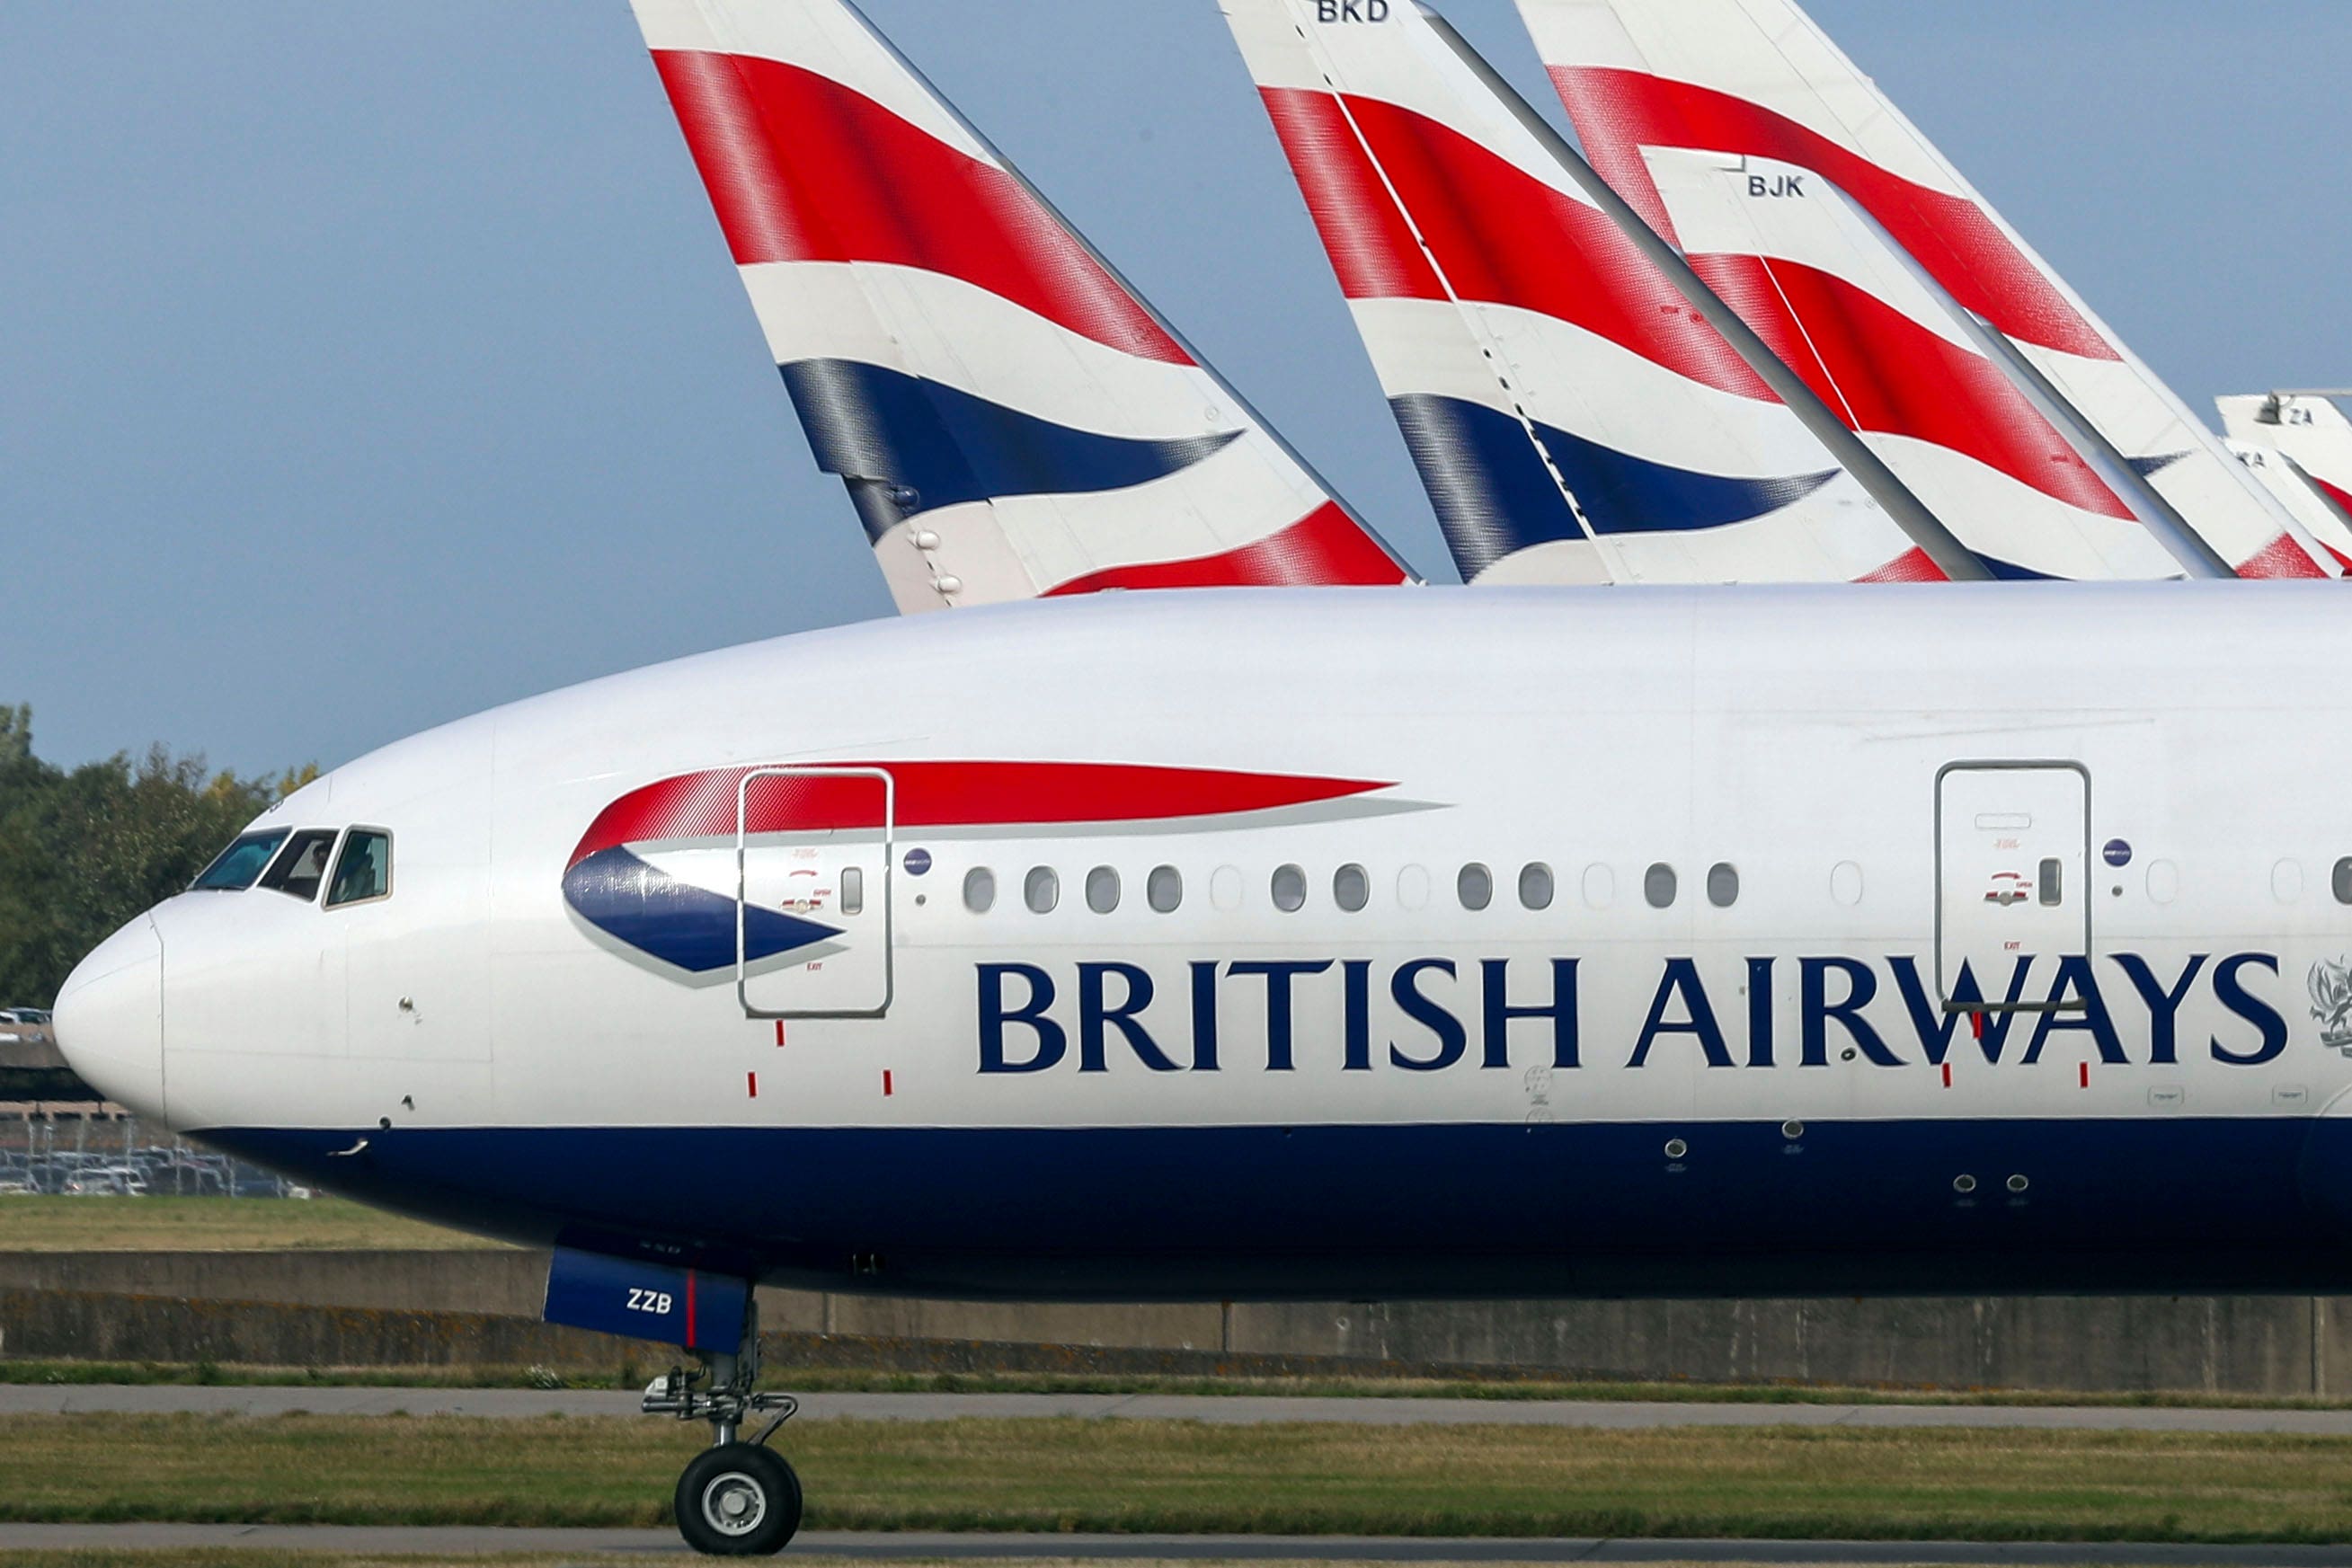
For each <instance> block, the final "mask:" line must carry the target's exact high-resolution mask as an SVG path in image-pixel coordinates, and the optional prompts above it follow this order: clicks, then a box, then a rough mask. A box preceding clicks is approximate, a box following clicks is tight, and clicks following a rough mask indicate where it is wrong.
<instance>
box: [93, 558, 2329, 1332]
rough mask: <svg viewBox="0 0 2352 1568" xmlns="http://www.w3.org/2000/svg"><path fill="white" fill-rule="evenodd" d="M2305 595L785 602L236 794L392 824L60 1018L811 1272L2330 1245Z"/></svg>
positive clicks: (1005, 1290) (2002, 1254)
mask: <svg viewBox="0 0 2352 1568" xmlns="http://www.w3.org/2000/svg"><path fill="white" fill-rule="evenodd" d="M2340 600H2341V595H2340V594H2339V593H2337V592H2336V591H2333V590H2332V589H2330V588H2329V587H2327V586H2325V585H2318V586H2314V587H2309V588H2305V587H2294V586H2283V585H2259V586H2239V585H2230V584H2221V585H2211V586H2205V585H2190V586H2183V585H2161V586H2157V587H2153V588H2084V587H2066V586H2054V585H2053V586H2048V587H2040V586H2034V587H2027V586H2016V587H2011V588H2005V589H2003V590H2002V591H1998V592H1988V591H1970V590H1960V589H1944V588H1923V589H1888V590H1883V591H1852V590H1842V589H1829V590H1803V589H1798V590H1738V591H1680V590H1659V591H1633V590H1615V591H1608V590H1603V591H1479V592H1476V593H1475V594H1473V593H1467V592H1453V591H1410V590H1400V591H1308V592H1282V591H1250V592H1242V593H1230V594H1228V593H1184V594H1168V595H1124V596H1119V595H1114V596H1110V597H1108V598H1107V599H1105V600H1103V601H1097V602H1091V603H1089V602H1076V601H1073V602H1061V603H1053V604H1046V605H1041V606H1035V607H1026V608H1015V609H1007V610H1001V611H989V612H971V613H969V614H957V615H952V616H944V617H937V618H932V619H930V620H928V621H925V622H904V623H889V624H884V625H871V626H859V627H852V628H848V629H845V630H842V631H836V632H817V633H811V634H807V635H803V636H797V637H791V638H786V639H783V640H781V641H778V642H775V643H766V644H762V645H759V646H755V647H749V648H743V649H738V650H734V651H731V652H728V653H717V654H712V655H709V656H707V657H702V658H698V659H691V660H688V661H685V662H683V663H680V664H672V665H667V666H664V667H661V668H657V669H653V670H647V671H642V672H638V673H635V674H628V675H624V676H619V677H615V678H614V679H610V680H605V681H601V682H597V683H594V684H593V685H586V686H583V687H579V688H577V689H574V690H572V691H568V692H563V693H559V694H556V695H551V696H548V697H543V698H540V699H537V700H535V701H531V702H526V703H522V704H520V705H517V706H512V707H509V708H506V709H502V710H499V711H498V712H496V713H492V714H489V715H486V716H481V717H478V718H476V719H472V720H468V721H466V722H464V723H461V724H458V725H455V726H452V727H448V728H446V729H443V730H438V731H436V732H433V733H432V734H429V735H426V736H424V737H418V738H416V739H414V740H411V741H407V742H404V743H402V744H401V745H398V746H394V747H390V748H388V749H387V750H385V751H383V752H381V753H378V754H376V755H375V756H373V757H371V758H364V759H362V761H359V762H356V763H354V764H352V765H351V766H350V767H347V768H342V769H340V770H338V771H337V772H335V773H334V774H332V775H331V776H330V777H329V778H327V779H322V780H321V781H320V783H318V784H316V785H314V786H312V787H310V789H305V790H304V791H302V792H300V793H299V794H297V795H295V796H293V797H292V798H291V799H289V800H288V801H287V802H286V803H285V804H284V805H283V806H281V807H279V808H278V809H277V810H275V811H274V812H273V813H271V815H270V816H269V817H268V818H266V819H264V821H263V822H262V823H260V824H257V828H261V829H272V828H276V827H284V828H289V829H294V830H301V829H312V828H331V829H342V828H350V827H370V828H376V829H381V830H384V831H388V832H389V833H390V835H391V838H392V843H393V873H392V882H391V890H390V894H389V896H385V897H382V898H380V899H374V900H372V901H369V902H365V903H360V904H353V905H352V906H348V907H342V908H323V907H320V905H319V904H315V903H305V902H302V901H299V900H298V899H296V898H292V897H288V896H285V895H283V894H278V893H274V892H272V891H270V890H268V889H267V888H258V889H255V890H253V891H247V892H241V893H191V894H184V895H183V896H181V897H180V898H178V899H175V900H173V902H171V903H170V904H165V905H164V906H163V907H162V908H160V909H158V910H157V911H156V912H154V914H153V915H152V925H149V926H145V927H143V928H142V925H134V926H133V927H131V928H130V929H128V930H126V932H125V933H124V934H123V935H121V936H118V937H117V938H116V939H115V940H114V942H113V943H111V944H110V946H109V947H108V948H107V949H102V950H101V952H100V954H99V955H96V956H93V958H92V959H91V960H90V963H89V965H87V966H85V970H84V972H83V974H80V975H78V976H77V977H76V984H75V986H73V987H69V988H68V998H67V1000H66V1003H65V1005H64V1006H63V1007H62V1008H61V1010H60V1031H61V1036H62V1038H63V1040H64V1042H65V1044H66V1046H67V1049H68V1051H69V1052H71V1053H73V1054H74V1055H75V1057H76V1060H77V1062H78V1064H79V1065H81V1066H82V1067H83V1069H84V1071H86V1072H88V1073H89V1074H90V1075H92V1076H93V1078H94V1079H95V1080H96V1081H98V1082H100V1084H101V1086H103V1087H106V1088H108V1089H109V1090H110V1092H113V1093H115V1094H116V1095H117V1096H118V1097H121V1098H125V1099H127V1100H129V1101H130V1102H131V1103H134V1104H136V1105H139V1106H140V1107H141V1108H142V1109H146V1110H150V1111H152V1112H156V1113H162V1114H164V1115H166V1116H168V1118H169V1120H170V1121H171V1122H172V1123H173V1124H174V1125H175V1126H178V1127H181V1128H184V1129H185V1130H187V1131H189V1132H191V1133H194V1134H197V1135H199V1136H202V1137H204V1138H205V1139H206V1140H208V1141H210V1142H212V1143H215V1144H216V1145H220V1146H222V1147H224V1148H227V1149H230V1150H233V1151H236V1152H237V1153H239V1154H243V1155H249V1156H251V1157H253V1158H256V1159H258V1160H262V1161H265V1162H268V1163H269V1164H272V1165H275V1166H280V1167H282V1168H286V1169H288V1170H290V1171H295V1172H299V1173H301V1174H302V1175H303V1176H306V1177H310V1178H314V1179H316V1180H318V1181H320V1182H322V1183H324V1184H326V1185H327V1186H331V1187H334V1188H336V1189H338V1190H341V1191H346V1192H350V1193H352V1194H354V1195H356V1196H359V1197H365V1198H367V1199H369V1200H371V1201H374V1202H379V1203H383V1204H386V1205H389V1206H392V1207H399V1208H404V1209H407V1210H410V1211H412V1212H415V1213H418V1214H422V1215H425V1216H428V1217H431V1218H438V1219H443V1220H446V1221H450V1222H454V1223H457V1224H461V1225H467V1226H471V1227H474V1228H480V1229H484V1230H488V1231H493V1232H496V1233H499V1234H502V1235H506V1236H509V1237H512V1238H514V1239H522V1240H530V1241H551V1240H560V1241H563V1242H565V1243H567V1244H571V1245H574V1246H583V1247H588V1248H591V1249H595V1248H599V1247H611V1246H616V1245H623V1244H625V1245H628V1246H644V1245H646V1244H654V1245H656V1246H658V1247H659V1248H661V1249H666V1250H667V1251H668V1252H670V1253H671V1254H672V1255H674V1256H677V1257H678V1258H680V1259H684V1260H692V1261H696V1262H698V1263H700V1264H702V1265H704V1266H707V1267H711V1268H726V1269H730V1270H735V1271H739V1272H741V1273H744V1274H747V1275H757V1276H759V1277H761V1278H766V1279H770V1280H775V1281H790V1282H795V1283H801V1284H806V1285H821V1286H826V1287H833V1288H852V1289H856V1288H867V1289H873V1290H881V1291H895V1292H913V1293H922V1292H932V1293H950V1292H952V1293H971V1294H1003V1295H1013V1296H1021V1297H1030V1298H1047V1297H1078V1298H1083V1297H1106V1296H1125V1297H1192V1298H1209V1299H1213V1298H1219V1297H1225V1298H1231V1297H1279V1296H1303V1297H1333V1296H1340V1297H1345V1296H1364V1297H1370V1296H1375V1295H1380V1296H1389V1295H1415V1296H1435V1295H1487V1294H1562V1295H1566V1294H1598V1295H1612V1294H1649V1293H1672V1294H1727V1293H1755V1292H1769V1291H1805V1292H1813V1293H1858V1292H1868V1291H1942V1290H1962V1289H1965V1290H1969V1291H2078V1290H2162V1291H2187V1290H2199V1289H2213V1290H2222V1289H2229V1290H2263V1289H2282V1290H2285V1289H2292V1290H2338V1289H2347V1288H2352V1252H2347V1249H2346V1247H2345V1246H2344V1245H2343V1238H2344V1237H2345V1236H2346V1234H2347V1229H2346V1228H2347V1225H2352V1198H2347V1197H2346V1196H2345V1194H2346V1192H2347V1183H2352V1124H2347V1123H2346V1122H2345V1121H2344V1120H2343V1119H2342V1118H2341V1117H2340V1115H2339V1114H2338V1112H2339V1110H2340V1103H2341V1102H2342V1099H2343V1091H2344V1090H2345V1089H2346V1087H2347V1085H2352V965H2347V951H2352V935H2347V933H2352V907H2347V900H2352V862H2347V857H2352V802H2347V800H2346V799H2345V797H2344V794H2343V791H2342V790H2341V789H2340V788H2339V787H2338V784H2339V780H2340V779H2341V778H2342V777H2343V774H2344V772H2345V767H2346V763H2347V743H2346V739H2345V737H2346V736H2347V733H2352V725H2347V720H2352V713H2347V706H2352V705H2347V699H2346V697H2345V696H2344V695H2343V692H2342V685H2343V683H2342V681H2341V678H2340V675H2339V674H2338V672H2340V671H2342V670H2344V669H2346V668H2347V667H2352V626H2347V623H2346V621H2345V618H2344V616H2343V613H2342V609H2341V603H2340ZM739 892H740V894H741V897H742V904H741V907H740V909H739V906H738V894H739ZM157 944H160V954H161V957H160V966H159V968H160V975H159V977H157V978H156V979H155V980H154V982H153V983H154V985H155V988H156V989H157V992H158V995H159V998H160V1008H161V1017H162V1024H161V1028H160V1030H156V1031H155V1033H154V1037H153V1039H152V1052H151V1051H150V1043H149V1037H148V1036H147V1035H146V1034H145V1033H143V1032H142V1031H141V1030H127V1029H124V1028H122V1027H121V1026H120V1024H119V1021H118V1020H119V1019H120V1018H121V1017H122V1016H126V1015H130V1014H136V1013H137V1011H138V1008H139V1006H140V1005H141V1004H140V1003H139V1000H138V998H139V997H140V996H141V995H142V993H141V992H140V991H139V990H138V987H139V986H140V985H141V984H143V983H144V982H143V981H142V980H140V979H139V977H140V976H141V975H142V974H144V973H145V972H146V971H145V969H143V968H142V966H143V965H146V964H149V963H150V962H151V957H150V954H149V949H150V947H151V946H155V945H157ZM107 976H112V977H114V978H113V979H111V980H108V979H106V978H105V977H107ZM126 977H127V978H126ZM86 981H87V982H88V984H87V985H86V986H85V982H86ZM109 987H111V988H109ZM77 989H81V990H83V992H84V994H83V996H82V1000H81V1007H80V1009H79V1010H80V1011H81V1014H82V1016H81V1017H80V1018H77V1017H76V1016H75V1013H76V1010H77V1009H76V1005H75V992H76V990H77ZM109 998H111V999H109ZM77 1024H79V1025H80V1026H81V1028H80V1030H79V1038H77V1030H76V1025H77ZM126 1040H127V1041H128V1042H129V1043H128V1044H121V1043H118V1042H120V1041H126Z"/></svg>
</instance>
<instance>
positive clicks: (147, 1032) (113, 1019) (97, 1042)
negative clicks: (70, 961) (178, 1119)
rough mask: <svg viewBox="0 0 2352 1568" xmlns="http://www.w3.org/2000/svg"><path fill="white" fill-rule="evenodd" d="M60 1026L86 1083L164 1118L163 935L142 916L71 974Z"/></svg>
mask: <svg viewBox="0 0 2352 1568" xmlns="http://www.w3.org/2000/svg"><path fill="white" fill-rule="evenodd" d="M51 1022H52V1026H53V1028H54V1029H55V1030H56V1033H57V1040H58V1051H60V1052H61V1053H63V1055H64V1056H65V1059H66V1064H67V1065H68V1066H69V1067H71V1068H72V1069H73V1070H74V1071H75V1072H76V1073H77V1074H79V1076H80V1078H81V1081H82V1082H85V1083H87V1084H89V1086H90V1087H91V1088H93V1089H95V1090H97V1091H98V1092H100V1093H101V1094H103V1095H105V1096H106V1097H107V1098H108V1099H110V1100H111V1101H113V1102H114V1103H117V1104H119V1105H124V1106H127V1107H129V1108H130V1109H131V1110H132V1111H135V1112H137V1113H139V1114H141V1115H142V1116H152V1117H154V1118H155V1119H156V1120H158V1121H162V1120H163V1119H164V1116H163V937H162V936H161V935H159V934H158V933H157V931H156V929H155V922H154V919H153V917H152V916H150V915H141V916H140V917H139V918H138V919H136V920H134V921H132V922H131V924H130V925H125V926H124V927H123V928H122V929H121V930H120V931H118V932H116V933H115V934H114V935H113V936H110V937H108V938H107V939H106V940H105V941H104V942H101V943H100V944H99V946H98V948H97V950H96V951H94V952H92V953H91V954H90V956H89V957H87V958H84V959H83V960H82V961H81V963H80V964H79V965H78V966H77V967H75V969H74V972H73V973H72V974H71V975H69V976H68V977H66V983H65V988H64V989H63V990H61V991H59V992H58V1005H57V1008H56V1009H55V1013H54V1017H53V1018H52V1019H51Z"/></svg>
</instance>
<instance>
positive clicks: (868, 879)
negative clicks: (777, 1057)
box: [735, 768, 898, 1019]
mask: <svg viewBox="0 0 2352 1568" xmlns="http://www.w3.org/2000/svg"><path fill="white" fill-rule="evenodd" d="M897 809H898V796H897V792H896V790H895V788H894V786H893V784H892V781H891V778H890V775H889V774H888V773H887V772H885V771H884V770H882V769H880V768H754V769H752V770H751V771H750V772H748V773H746V774H745V775H744V776H743V778H742V779H741V781H740V783H739V784H738V785H737V786H736V792H735V876H736V894H735V992H736V995H737V997H738V998H740V999H741V1001H742V1004H743V1011H744V1012H745V1013H746V1014H747V1015H748V1016H750V1017H751V1018H756V1019H820V1018H835V1019H839V1018H880V1017H881V1016H882V1015H883V1014H884V1013H886V1012H887V1011H888V1010H889V1007H890V1000H891V993H892V988H893V969H892V959H891V952H890V944H891V928H890V855H891V848H890V845H891V838H892V833H893V829H894V827H895V824H896V821H897Z"/></svg>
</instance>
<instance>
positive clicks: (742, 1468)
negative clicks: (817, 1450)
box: [677, 1443, 801, 1557]
mask: <svg viewBox="0 0 2352 1568" xmlns="http://www.w3.org/2000/svg"><path fill="white" fill-rule="evenodd" d="M800 1527H801V1479H800V1477H798V1476H796V1475H794V1474H793V1467H792V1466H790V1465H788V1464H786V1463H784V1461H783V1459H782V1457H781V1456H779V1455H777V1454H774V1453H772V1452H770V1451H769V1450H768V1449H766V1448H760V1447H759V1446H757V1445H756V1444H751V1443H727V1444H723V1445H721V1446H720V1447H719V1448H705V1449H704V1450H703V1451H702V1452H701V1453H699V1454H697V1455H696V1456H695V1457H694V1462H693V1463H692V1464H690V1465H688V1466H687V1467H686V1474H684V1475H682V1476H680V1477H678V1479H677V1530H678V1533H679V1534H681V1535H683V1536H685V1537H686V1543H687V1544H688V1546H691V1547H692V1548H694V1549H695V1550H696V1551H697V1552H701V1553H703V1554H704V1555H705V1556H708V1557H767V1556H771V1555H772V1554H773V1553H775V1552H782V1550H783V1549H784V1544H785V1542H789V1541H791V1540H792V1538H793V1535H794V1534H795V1533H796V1532H797V1531H799V1530H800Z"/></svg>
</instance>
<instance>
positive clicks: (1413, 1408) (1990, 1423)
mask: <svg viewBox="0 0 2352 1568" xmlns="http://www.w3.org/2000/svg"><path fill="white" fill-rule="evenodd" d="M637 1400H638V1396H636V1395H635V1394H626V1393H620V1392H615V1391H610V1390H597V1389H563V1390H558V1391H554V1392H548V1393H542V1392H540V1391H538V1390H535V1389H523V1388H482V1389H468V1388H308V1387H306V1388H210V1387H207V1388H174V1387H150V1386H131V1387H120V1386H112V1385H91V1386H87V1387H77V1386H72V1385H62V1386H60V1385H5V1386H0V1416H22V1415H32V1414H40V1413H76V1412H81V1413H98V1412H107V1413H115V1414H122V1415H132V1416H157V1415H168V1414H173V1413H178V1412H193V1413H198V1414H227V1415H245V1416H279V1415H284V1414H286V1413H287V1412H289V1411H295V1410H303V1411H309V1412H310V1413H312V1414H314V1415H320V1416H383V1415H391V1414H393V1413H395V1412H399V1413H404V1414H407V1415H411V1416H514V1417H522V1416H551V1415H563V1416H635V1415H636V1414H637ZM968 1416H986V1417H992V1418H995V1419H1000V1420H1002V1419H1012V1418H1023V1417H1028V1418H1042V1417H1053V1416H1061V1417H1076V1418H1080V1419H1087V1420H1126V1421H1202V1422H1207V1423H1210V1424H1212V1425H1222V1426H1263V1425H1265V1424H1267V1423H1270V1422H1280V1421H1311V1422H1330V1423H1337V1424H1341V1425H1346V1424H1350V1423H1352V1424H1357V1425H1362V1426H1368V1427H1415V1426H1433V1427H1474V1426H1475V1427H1596V1428H1635V1429H1639V1428H1649V1427H1947V1428H1949V1427H1963V1428H1967V1427H2038V1428H2042V1429H2044V1430H2053V1431H2054V1430H2073V1431H2109V1432H2274V1433H2285V1434H2291V1435H2297V1436H2305V1437H2352V1410H2239V1409H2231V1410H2200V1409H2168V1408H2145V1407H2111V1406H2038V1405H1707V1404H1688V1405H1685V1404H1675V1403H1671V1402H1657V1403H1648V1404H1639V1403H1633V1402H1626V1403H1618V1402H1615V1401H1610V1400H1522V1399H1345V1398H1340V1399H1281V1398H1260V1397H1255V1396H1249V1397H1244V1396H1231V1397H1226V1396H1215V1395H1207V1396H1177V1395H1160V1394H1141V1395H1118V1394H812V1395H808V1396H805V1397H803V1399H802V1401H801V1417H800V1418H801V1419H803V1420H804V1421H824V1420H832V1419H841V1418H855V1419H857V1420H866V1421H952V1420H958V1419H961V1418H964V1417H968Z"/></svg>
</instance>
